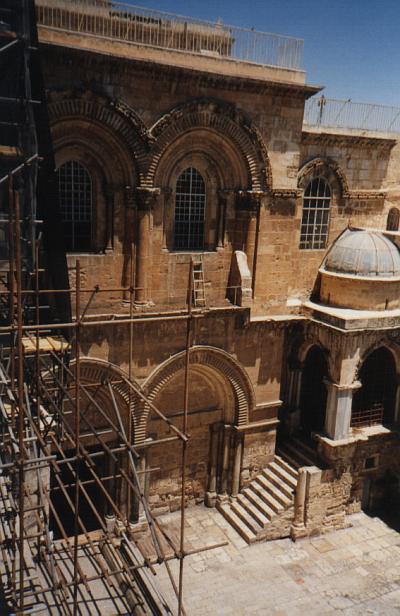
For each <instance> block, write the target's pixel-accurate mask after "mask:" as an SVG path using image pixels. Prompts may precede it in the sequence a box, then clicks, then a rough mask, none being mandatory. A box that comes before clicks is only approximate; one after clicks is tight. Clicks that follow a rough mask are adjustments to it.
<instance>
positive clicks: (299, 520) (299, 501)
mask: <svg viewBox="0 0 400 616" xmlns="http://www.w3.org/2000/svg"><path fill="white" fill-rule="evenodd" d="M306 487H307V469H305V468H299V477H298V480H297V486H296V492H295V495H294V519H293V526H292V528H291V532H290V534H291V537H292V539H295V538H296V537H297V536H299V535H302V534H303V533H304V530H305V524H304V514H305V501H306Z"/></svg>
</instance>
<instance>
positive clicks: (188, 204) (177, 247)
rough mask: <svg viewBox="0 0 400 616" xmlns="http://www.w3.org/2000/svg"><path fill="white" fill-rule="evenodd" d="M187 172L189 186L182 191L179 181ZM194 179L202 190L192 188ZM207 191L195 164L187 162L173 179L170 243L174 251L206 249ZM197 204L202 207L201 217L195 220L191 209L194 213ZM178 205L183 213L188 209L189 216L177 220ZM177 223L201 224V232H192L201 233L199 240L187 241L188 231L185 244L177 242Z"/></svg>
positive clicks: (199, 250) (200, 250)
mask: <svg viewBox="0 0 400 616" xmlns="http://www.w3.org/2000/svg"><path fill="white" fill-rule="evenodd" d="M188 172H189V174H190V177H189V186H190V188H189V191H188V192H184V191H181V190H179V183H180V182H181V181H182V182H184V181H185V178H184V176H185V174H188ZM196 176H197V177H196ZM194 180H195V181H196V182H197V183H198V184H199V187H200V189H201V188H202V190H199V191H198V192H197V191H193V190H192V189H193V181H194ZM186 181H187V180H186ZM207 193H208V190H207V183H206V180H205V179H204V176H203V174H202V173H201V171H199V169H198V168H197V167H196V166H195V165H193V164H189V165H188V166H186V167H185V168H184V169H182V170H181V171H180V173H179V175H178V177H177V178H176V181H175V190H174V218H173V230H172V245H173V250H174V251H175V252H204V251H205V250H206V245H207V241H206V230H207V207H208V195H207ZM181 198H182V199H181ZM180 201H182V203H180ZM196 202H197V203H196ZM199 205H201V208H202V219H201V220H196V219H193V210H194V214H195V213H196V212H195V210H196V208H197V207H198V206H199ZM179 206H181V207H182V210H183V213H184V212H185V208H186V209H187V208H188V209H189V216H188V217H186V219H185V218H183V217H182V220H177V208H178V207H179ZM178 224H181V225H182V226H184V225H185V224H186V225H188V227H189V229H190V228H191V227H192V226H196V225H201V226H202V231H201V234H200V233H197V234H193V235H194V236H195V237H197V236H200V235H201V241H199V242H197V243H196V242H193V241H189V239H190V232H189V236H188V241H187V245H182V243H179V242H178V241H177V225H178ZM179 235H182V236H183V234H182V233H180V234H179ZM183 237H184V236H183ZM192 239H193V238H192Z"/></svg>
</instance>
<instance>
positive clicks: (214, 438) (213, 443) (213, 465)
mask: <svg viewBox="0 0 400 616" xmlns="http://www.w3.org/2000/svg"><path fill="white" fill-rule="evenodd" d="M220 430H221V424H220V423H215V424H212V425H211V426H210V463H209V475H208V486H207V492H206V494H205V497H204V504H205V505H206V506H207V507H215V501H216V500H217V465H218V442H219V432H220Z"/></svg>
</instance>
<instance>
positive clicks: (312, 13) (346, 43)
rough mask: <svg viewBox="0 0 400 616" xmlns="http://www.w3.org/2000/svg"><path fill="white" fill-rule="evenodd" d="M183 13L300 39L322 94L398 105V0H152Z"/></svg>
mask: <svg viewBox="0 0 400 616" xmlns="http://www.w3.org/2000/svg"><path fill="white" fill-rule="evenodd" d="M132 4H140V5H141V6H145V7H149V8H155V9H159V10H164V11H171V12H174V13H179V14H181V15H188V16H191V17H198V18H201V19H208V20H211V21H214V20H216V19H218V18H221V19H222V20H223V21H224V22H225V23H227V24H232V25H237V26H242V27H248V28H252V27H253V28H255V29H257V30H263V31H267V32H275V33H277V34H285V35H288V36H294V37H299V38H303V39H304V46H305V54H304V68H305V69H306V71H307V81H308V83H312V84H318V85H324V86H326V90H325V92H324V93H325V95H326V96H330V97H332V98H343V99H347V98H351V99H352V100H354V101H362V102H373V103H382V104H387V105H395V106H400V0H248V1H247V2H246V0H229V1H228V0H214V1H213V0H201V1H200V0H151V1H150V2H147V1H144V2H143V1H142V2H132Z"/></svg>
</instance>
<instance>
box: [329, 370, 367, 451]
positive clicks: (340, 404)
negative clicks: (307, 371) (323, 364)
mask: <svg viewBox="0 0 400 616" xmlns="http://www.w3.org/2000/svg"><path fill="white" fill-rule="evenodd" d="M325 384H326V386H327V389H328V399H327V404H326V418H325V431H326V433H327V435H328V436H329V438H331V439H333V440H335V441H337V440H340V439H345V438H348V436H349V431H350V422H351V410H352V403H353V391H354V390H355V389H358V388H359V387H361V383H360V382H359V381H355V382H354V383H352V384H351V385H339V384H338V383H332V382H331V381H328V380H327V379H326V380H325Z"/></svg>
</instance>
